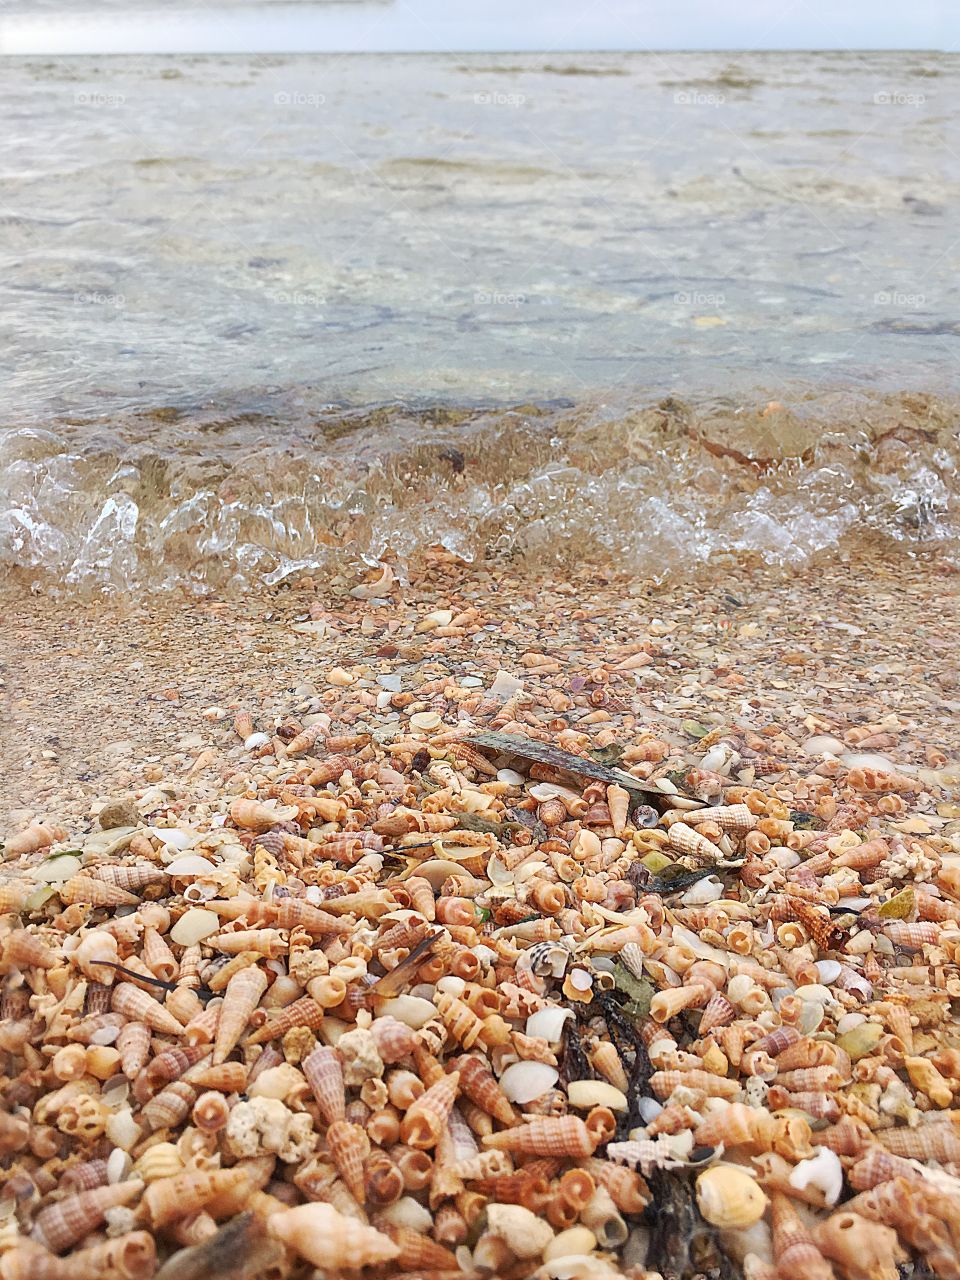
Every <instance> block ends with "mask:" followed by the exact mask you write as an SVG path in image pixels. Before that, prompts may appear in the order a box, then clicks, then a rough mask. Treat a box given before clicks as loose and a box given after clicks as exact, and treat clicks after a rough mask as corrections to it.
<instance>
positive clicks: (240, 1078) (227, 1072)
mask: <svg viewBox="0 0 960 1280" xmlns="http://www.w3.org/2000/svg"><path fill="white" fill-rule="evenodd" d="M249 1077H250V1073H249V1071H248V1070H247V1068H246V1067H245V1066H244V1065H243V1063H242V1062H221V1063H219V1064H218V1065H217V1066H215V1067H212V1066H210V1067H207V1066H203V1065H202V1064H201V1063H198V1064H197V1065H196V1066H195V1067H191V1068H190V1070H189V1071H187V1072H185V1073H184V1076H183V1079H184V1081H185V1082H186V1083H187V1084H192V1085H196V1086H197V1087H198V1088H200V1089H216V1090H217V1091H218V1092H220V1093H243V1092H244V1090H245V1089H246V1087H247V1083H248V1081H249Z"/></svg>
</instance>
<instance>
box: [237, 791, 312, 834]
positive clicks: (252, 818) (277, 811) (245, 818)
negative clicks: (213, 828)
mask: <svg viewBox="0 0 960 1280" xmlns="http://www.w3.org/2000/svg"><path fill="white" fill-rule="evenodd" d="M296 816H297V808H296V806H295V805H279V806H277V807H276V808H274V807H272V806H271V805H266V804H260V803H259V801H257V800H247V799H244V798H242V797H241V798H240V799H239V800H234V802H233V804H232V805H231V806H230V817H231V818H232V819H233V821H234V822H235V823H236V825H237V826H238V827H243V828H244V829H245V830H247V831H269V830H270V828H271V827H275V826H277V825H278V823H281V822H288V821H289V820H290V819H291V818H295V817H296Z"/></svg>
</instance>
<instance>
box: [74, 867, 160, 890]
mask: <svg viewBox="0 0 960 1280" xmlns="http://www.w3.org/2000/svg"><path fill="white" fill-rule="evenodd" d="M90 875H91V876H92V877H93V879H94V880H106V881H107V883H108V884H115V885H119V887H120V888H121V889H128V890H130V892H132V893H135V892H136V890H137V889H146V888H147V886H148V885H151V884H160V883H162V882H163V881H164V880H166V878H167V873H166V871H165V870H164V869H163V867H155V866H154V865H153V863H151V862H138V863H135V864H134V865H133V866H132V867H125V866H113V865H112V864H110V863H107V864H106V865H105V866H102V867H97V868H96V869H95V870H94V871H91V872H90Z"/></svg>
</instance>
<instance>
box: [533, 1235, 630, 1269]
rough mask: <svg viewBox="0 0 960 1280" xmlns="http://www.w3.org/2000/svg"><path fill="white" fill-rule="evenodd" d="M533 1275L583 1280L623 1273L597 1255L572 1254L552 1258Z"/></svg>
mask: <svg viewBox="0 0 960 1280" xmlns="http://www.w3.org/2000/svg"><path fill="white" fill-rule="evenodd" d="M584 1229H585V1228H584ZM573 1230H576V1228H573ZM564 1234H565V1233H564ZM533 1274H534V1277H535V1280H583V1277H584V1276H618V1275H620V1274H621V1273H620V1272H619V1271H618V1270H616V1269H615V1268H614V1267H613V1266H611V1264H610V1263H609V1262H607V1261H606V1259H604V1258H601V1257H598V1256H597V1255H596V1254H593V1253H571V1254H565V1255H564V1256H563V1257H562V1258H551V1260H550V1261H549V1262H545V1263H544V1264H543V1266H542V1267H538V1268H537V1269H536V1271H535V1272H534V1273H533ZM649 1274H652V1273H649Z"/></svg>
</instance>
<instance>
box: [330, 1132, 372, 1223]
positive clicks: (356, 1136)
mask: <svg viewBox="0 0 960 1280" xmlns="http://www.w3.org/2000/svg"><path fill="white" fill-rule="evenodd" d="M326 1141H327V1148H328V1150H329V1151H330V1154H331V1156H332V1157H333V1161H334V1164H335V1165H336V1166H337V1168H338V1169H339V1171H340V1176H341V1178H343V1181H344V1182H345V1183H346V1185H347V1189H348V1190H349V1192H350V1194H351V1195H352V1196H353V1197H354V1199H355V1200H356V1201H357V1202H358V1203H359V1204H363V1198H364V1186H365V1175H364V1161H365V1160H366V1158H367V1156H369V1154H370V1142H369V1139H368V1138H367V1135H366V1133H365V1132H364V1131H363V1129H361V1128H360V1126H359V1125H356V1124H351V1123H350V1122H349V1121H347V1120H335V1121H334V1122H333V1123H332V1124H331V1125H330V1126H329V1127H328V1128H327V1132H326Z"/></svg>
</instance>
